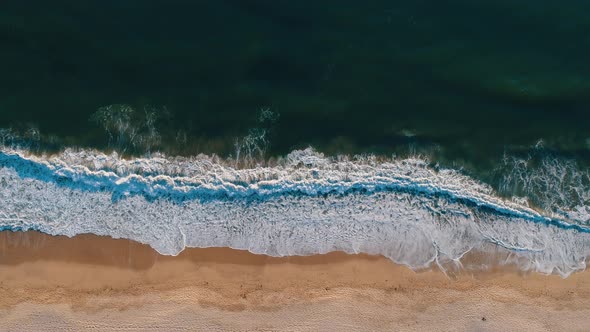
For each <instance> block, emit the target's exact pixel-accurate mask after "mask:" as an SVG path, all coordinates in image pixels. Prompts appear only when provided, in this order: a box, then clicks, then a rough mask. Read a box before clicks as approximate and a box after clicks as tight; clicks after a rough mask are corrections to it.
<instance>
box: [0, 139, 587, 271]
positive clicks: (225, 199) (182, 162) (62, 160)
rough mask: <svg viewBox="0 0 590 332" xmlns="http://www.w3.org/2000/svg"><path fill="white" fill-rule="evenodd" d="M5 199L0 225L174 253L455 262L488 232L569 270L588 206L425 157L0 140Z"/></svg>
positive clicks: (531, 258) (538, 261) (488, 237)
mask: <svg viewBox="0 0 590 332" xmlns="http://www.w3.org/2000/svg"><path fill="white" fill-rule="evenodd" d="M0 201H1V202H2V204H1V205H0V227H1V228H3V229H10V230H28V229H35V230H39V231H42V232H45V233H48V234H53V235H67V236H73V235H76V234H81V233H94V234H97V235H109V236H112V237H114V238H128V239H132V240H136V241H139V242H142V243H146V244H149V245H150V246H152V247H153V248H154V249H156V250H157V251H159V252H160V253H162V254H170V255H175V254H178V253H179V252H180V251H182V250H183V249H184V248H185V247H221V246H224V247H231V248H236V249H246V250H249V251H251V252H254V253H263V254H267V255H272V256H287V255H310V254H318V253H326V252H330V251H337V250H341V251H345V252H348V253H359V252H364V253H368V254H381V255H384V256H386V257H388V258H390V259H391V260H393V261H395V262H397V263H401V264H406V265H408V266H410V267H412V268H424V267H427V266H429V265H431V264H439V265H441V266H444V265H446V264H448V263H449V262H451V263H452V262H455V263H457V264H460V259H461V257H463V255H464V254H465V253H467V252H469V251H471V250H487V249H486V248H490V244H492V245H494V246H497V247H502V248H505V249H507V250H510V251H512V252H513V253H514V255H515V256H516V257H517V258H518V261H519V263H520V264H521V267H522V268H524V269H532V270H536V271H539V272H543V273H558V274H560V275H562V276H567V275H569V274H570V273H571V272H573V271H576V270H581V269H584V268H585V262H586V258H587V257H588V255H589V254H590V229H588V228H587V227H586V225H585V222H586V221H587V220H586V219H587V218H588V214H586V212H587V211H586V212H584V211H585V210H584V209H585V208H587V207H586V206H583V207H582V208H581V209H579V211H578V210H576V211H578V214H575V213H570V214H559V215H556V214H554V213H551V212H540V211H537V210H534V209H532V208H530V207H528V206H527V204H524V202H523V201H522V200H518V199H515V200H510V199H508V200H505V199H502V198H500V197H499V196H497V195H496V194H494V190H492V188H491V187H489V186H487V185H485V184H482V183H480V182H478V181H476V180H474V179H472V178H470V177H468V176H465V175H463V174H461V173H460V172H457V171H455V170H450V169H442V170H436V169H433V168H431V167H429V166H428V164H427V163H426V162H425V161H423V160H421V159H405V160H388V161H382V160H381V161H380V160H377V159H376V158H374V157H355V158H347V157H339V158H327V157H325V156H323V155H322V154H319V153H317V152H315V151H313V150H312V149H307V150H301V151H293V152H292V153H291V154H289V155H288V156H287V157H286V158H284V159H282V160H280V161H278V162H277V163H276V165H274V166H268V167H256V168H249V169H236V168H234V167H232V165H231V162H228V161H223V160H219V159H218V158H215V157H208V156H197V157H193V158H166V157H163V156H155V157H151V158H136V159H130V160H125V159H122V158H119V157H118V156H117V155H115V154H113V155H105V154H101V153H99V152H96V151H85V150H81V151H77V152H75V151H71V150H69V151H65V152H63V153H61V154H59V155H56V156H51V157H39V156H34V155H30V154H26V153H25V152H23V151H20V152H17V151H13V150H3V151H1V152H0ZM585 218H586V219H585Z"/></svg>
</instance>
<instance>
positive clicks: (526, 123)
mask: <svg viewBox="0 0 590 332" xmlns="http://www.w3.org/2000/svg"><path fill="white" fill-rule="evenodd" d="M589 9H590V3H588V2H583V1H570V2H568V4H567V5H564V4H557V3H555V4H553V3H544V4H542V5H541V4H539V2H538V1H536V2H533V1H528V0H522V1H504V0H496V1H477V2H473V1H461V0H456V1H447V2H444V3H443V2H440V3H438V2H436V3H435V2H432V1H411V2H401V3H392V2H391V1H371V2H367V3H359V2H358V1H332V0H328V1H322V2H311V1H299V2H293V1H276V0H275V1H263V0H259V1H245V0H240V1H238V0H236V1H231V0H226V1H214V2H212V1H180V0H174V1H167V2H165V3H164V2H157V1H125V2H120V1H84V2H79V1H57V2H55V1H54V2H51V3H49V2H46V1H27V2H26V3H23V2H17V1H7V2H5V3H3V10H2V11H1V12H0V41H1V42H2V45H3V47H2V52H0V68H1V69H2V74H3V75H2V78H0V87H1V89H0V128H1V129H0V145H1V146H2V149H1V151H0V197H2V201H3V202H4V203H3V204H2V205H1V206H0V229H4V230H7V231H17V230H30V229H32V230H39V231H42V232H45V233H48V234H52V235H68V236H73V235H75V234H81V233H94V234H99V235H109V236H112V237H115V238H128V239H133V240H137V241H139V242H142V243H146V244H149V245H150V246H152V247H153V248H154V249H156V250H158V251H159V252H161V253H163V254H171V255H174V254H178V253H179V252H180V251H181V250H182V249H184V248H185V247H212V246H227V247H232V248H239V249H247V250H249V251H251V252H255V253H264V254H268V255H273V256H288V255H310V254H317V253H325V252H329V251H345V252H349V253H357V252H365V253H370V254H381V255H384V256H386V257H389V258H390V259H392V260H393V261H395V262H397V263H401V264H406V265H408V266H410V267H412V268H415V269H421V268H425V267H429V266H432V265H438V266H441V267H443V268H447V267H448V266H449V264H450V265H453V264H454V265H457V266H460V265H461V257H462V256H463V255H464V254H465V253H467V252H470V251H482V252H487V253H490V255H492V253H493V252H495V251H496V250H508V251H510V252H511V253H513V254H514V255H513V258H514V259H513V260H511V261H510V263H514V264H517V265H518V266H520V267H521V268H523V269H525V270H536V271H540V272H544V273H558V274H560V275H562V276H567V275H569V274H570V273H572V272H574V271H577V270H583V269H584V268H585V264H586V259H587V257H588V254H589V253H590V239H589V238H588V233H589V232H590V169H589V166H590V130H589V129H588V123H590V121H589V120H590V115H589V113H588V112H589V110H588V105H589V101H590V81H589V80H588V77H590V75H589V74H590V66H589V65H588V61H587V58H588V57H587V54H588V52H589V51H590V38H588V36H590V20H588V19H587V17H586V15H585V14H584V13H586V12H587V11H588V10H589ZM481 268H485V267H483V266H482V267H481Z"/></svg>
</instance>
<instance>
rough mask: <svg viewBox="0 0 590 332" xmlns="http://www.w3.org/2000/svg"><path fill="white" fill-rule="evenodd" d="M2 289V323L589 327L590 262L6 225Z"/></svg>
mask: <svg viewBox="0 0 590 332" xmlns="http://www.w3.org/2000/svg"><path fill="white" fill-rule="evenodd" d="M488 260H489V257H486V256H481V255H476V254H474V255H471V256H470V257H467V259H466V261H465V263H466V265H467V266H469V265H478V264H479V265H481V264H485V265H490V262H489V261H488ZM0 293H1V295H2V296H0V330H3V331H5V330H8V331H11V330H28V331H30V330H40V329H43V330H48V329H49V330H64V329H65V330H67V329H70V330H80V329H92V330H126V331H127V330H166V331H170V330H208V331H212V330H221V331H223V330H259V331H266V330H291V331H298V330H303V331H312V330H339V331H345V330H448V331H455V330H459V331H461V330H483V331H486V330H506V329H512V330H530V331H543V330H547V331H551V330H580V331H582V330H588V329H590V273H588V272H581V273H576V274H573V275H572V276H570V277H569V278H567V279H562V278H561V277H559V276H545V275H540V274H536V273H526V274H524V273H521V272H518V271H517V270H516V269H514V268H510V267H499V266H495V267H493V266H492V267H490V268H489V269H488V270H487V271H485V272H478V273H475V272H473V271H469V270H461V271H450V273H448V274H445V273H442V272H441V271H440V270H439V269H438V268H436V269H432V270H428V271H421V272H418V273H416V272H414V271H412V270H410V269H408V268H406V267H404V266H400V265H396V264H393V263H392V262H391V261H389V260H387V259H386V258H384V257H379V256H368V255H347V254H344V253H329V254H325V255H316V256H308V257H284V258H274V257H268V256H264V255H254V254H251V253H248V252H246V251H239V250H233V249H228V248H209V249H187V250H185V251H184V252H182V253H181V254H180V255H179V256H176V257H171V256H163V255H159V254H158V253H157V252H155V251H154V250H152V249H151V248H150V247H148V246H146V245H142V244H139V243H136V242H133V241H129V240H114V239H111V238H108V237H99V236H94V235H81V236H76V237H74V238H67V237H53V236H48V235H44V234H41V233H37V232H25V233H12V232H0Z"/></svg>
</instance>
